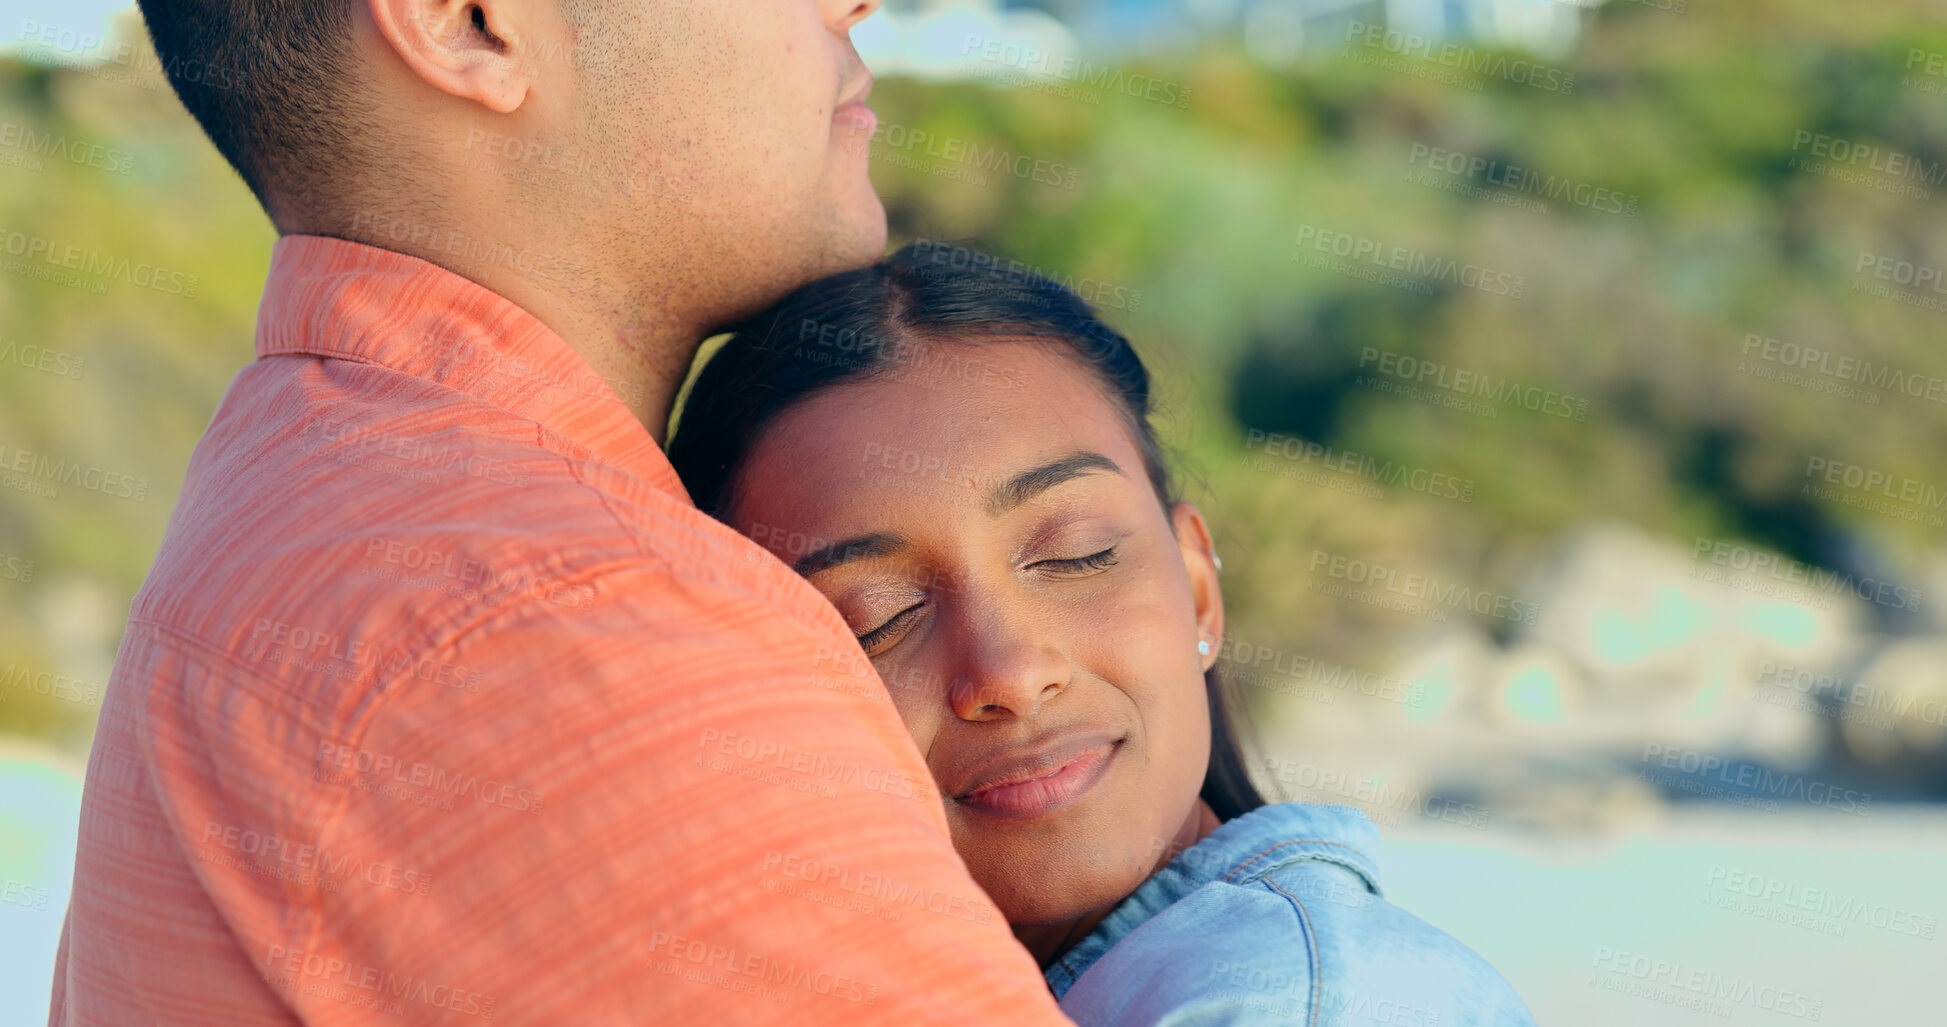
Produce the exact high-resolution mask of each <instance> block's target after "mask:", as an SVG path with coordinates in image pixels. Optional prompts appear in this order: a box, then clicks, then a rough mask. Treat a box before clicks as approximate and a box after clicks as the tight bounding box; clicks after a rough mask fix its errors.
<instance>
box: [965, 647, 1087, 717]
mask: <svg viewBox="0 0 1947 1027" xmlns="http://www.w3.org/2000/svg"><path fill="white" fill-rule="evenodd" d="M967 645H968V647H969V650H968V651H967V652H966V654H965V657H964V658H963V659H962V660H960V661H958V663H959V666H957V667H956V668H955V674H954V676H953V679H952V680H953V684H952V685H951V687H950V688H949V689H948V697H947V702H948V704H949V705H950V706H952V708H953V713H954V715H955V716H957V717H959V718H960V719H961V720H968V721H989V720H999V719H1002V718H1005V717H1021V718H1032V717H1035V716H1037V715H1039V714H1040V712H1041V708H1042V707H1043V706H1045V705H1046V704H1047V702H1048V700H1050V699H1053V698H1054V697H1055V696H1057V695H1059V694H1061V692H1062V690H1063V689H1065V688H1067V687H1068V682H1069V680H1070V675H1071V672H1070V669H1069V664H1068V659H1067V657H1066V656H1064V655H1063V654H1062V653H1061V652H1060V651H1059V650H1058V649H1056V648H1055V647H1054V646H1052V645H1049V644H1047V643H1045V642H1043V641H1041V640H1037V639H1033V638H1026V637H1021V636H1018V635H1016V636H1012V637H1001V636H999V635H997V634H995V633H988V634H986V635H985V636H984V637H972V638H968V639H967Z"/></svg>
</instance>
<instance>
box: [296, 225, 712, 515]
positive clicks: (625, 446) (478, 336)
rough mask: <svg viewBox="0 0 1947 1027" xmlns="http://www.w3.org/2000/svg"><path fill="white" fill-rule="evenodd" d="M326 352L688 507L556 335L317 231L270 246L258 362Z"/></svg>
mask: <svg viewBox="0 0 1947 1027" xmlns="http://www.w3.org/2000/svg"><path fill="white" fill-rule="evenodd" d="M280 356H310V357H329V358H334V359H339V360H351V361H357V362H359V363H365V364H375V365H378V366H381V367H385V368H389V369H391V370H394V371H397V372H400V373H402V374H408V375H412V376H413V377H415V378H421V379H425V380H427V381H430V382H435V383H438V384H440V385H443V386H446V387H447V388H450V389H453V390H455V391H458V392H462V393H465V394H467V395H469V396H472V397H474V398H475V399H479V400H481V401H483V402H486V403H490V404H493V405H494V406H497V407H500V408H501V409H504V410H507V411H509V412H510V413H514V414H517V415H519V416H521V417H526V418H529V419H531V420H533V421H534V422H535V423H537V424H539V425H540V426H541V427H542V428H543V429H546V430H547V431H550V432H552V433H554V434H555V435H557V436H559V437H561V438H562V439H563V440H565V441H567V442H570V443H572V444H574V445H576V446H579V447H581V448H583V449H585V450H587V451H588V453H589V455H591V456H593V457H596V458H598V459H601V460H604V461H607V462H609V463H611V464H614V465H616V466H617V467H619V468H620V469H622V470H624V471H627V472H629V473H631V474H633V475H634V476H636V477H637V478H640V479H641V480H642V481H644V482H645V483H647V484H649V485H651V486H653V487H655V488H658V489H661V490H662V491H664V492H668V493H671V494H673V495H675V496H678V497H680V498H681V499H682V500H683V501H684V502H686V503H687V502H689V493H688V491H687V490H685V489H684V488H683V484H682V482H681V481H680V480H679V479H678V478H677V477H676V472H675V469H674V468H672V467H671V466H670V464H669V460H668V458H667V457H665V456H664V455H663V452H662V449H661V448H660V447H658V446H657V445H656V441H655V439H653V438H651V437H650V435H649V432H648V430H647V429H645V428H644V427H643V426H642V422H641V421H639V420H637V419H636V417H635V414H634V413H632V412H631V411H630V410H629V408H628V407H627V406H626V405H625V404H624V403H623V402H622V400H621V398H620V397H619V396H618V395H617V394H616V392H615V389H614V388H613V387H612V386H611V385H610V384H609V383H608V382H607V381H606V380H605V379H603V377H602V376H601V375H600V374H599V373H597V372H596V371H595V369H594V368H593V367H591V366H589V364H588V362H587V361H586V360H584V359H582V356H581V354H579V353H576V352H575V351H574V349H573V348H572V347H570V346H569V345H568V344H567V342H566V341H564V340H563V339H562V338H561V336H559V335H557V334H555V333H554V331H553V330H552V329H550V328H549V327H548V326H546V325H544V324H542V323H541V322H540V321H539V320H538V319H537V318H535V317H534V315H532V314H530V313H528V312H527V311H525V310H522V309H521V308H520V307H518V306H515V305H514V304H513V303H512V302H511V301H509V300H507V299H506V298H505V297H502V296H500V295H499V294H497V293H495V292H493V291H491V290H489V289H487V288H485V287H483V286H481V285H479V284H477V283H475V282H473V281H471V280H469V279H467V278H464V277H462V276H460V275H458V274H455V273H453V272H451V271H448V270H447V269H445V268H443V267H440V266H439V265H437V264H433V263H430V262H428V261H425V260H421V259H420V258H418V257H413V256H409V255H407V254H404V253H399V252H396V251H393V250H387V249H381V248H379V247H376V246H367V245H365V244H363V243H355V242H349V241H347V240H344V239H333V238H328V237H326V236H320V235H287V236H284V237H282V238H280V239H278V240H277V242H276V244H275V245H274V246H273V247H272V248H271V259H270V275H269V278H268V280H267V281H266V282H265V284H264V299H263V304H262V306H260V307H259V308H258V312H257V358H258V359H259V360H263V359H267V358H270V357H280Z"/></svg>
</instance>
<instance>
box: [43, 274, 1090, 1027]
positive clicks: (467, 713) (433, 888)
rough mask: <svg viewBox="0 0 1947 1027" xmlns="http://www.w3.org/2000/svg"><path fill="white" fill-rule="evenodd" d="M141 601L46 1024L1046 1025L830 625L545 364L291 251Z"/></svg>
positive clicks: (917, 767)
mask: <svg viewBox="0 0 1947 1027" xmlns="http://www.w3.org/2000/svg"><path fill="white" fill-rule="evenodd" d="M257 354H258V357H259V359H258V360H257V362H256V363H255V364H253V365H251V366H250V367H248V368H245V369H244V370H243V371H242V373H240V374H239V375H238V376H237V379H236V381H235V383H234V384H233V385H232V386H231V388H230V391H229V393H228V394H227V395H226V396H225V397H224V399H223V403H222V405H221V407H220V408H219V409H218V410H217V412H216V416H215V418H214V420H213V421H212V423H211V425H210V428H209V431H208V433H207V434H206V435H205V436H204V438H203V440H202V442H201V444H200V445H198V446H197V449H196V452H195V455H194V456H193V457H192V459H191V461H190V465H189V474H188V482H187V484H186V485H185V487H184V489H183V494H182V499H181V501H180V503H179V504H178V505H177V507H176V510H175V513H174V514H173V516H172V517H171V519H170V523H169V531H168V535H167V537H166V538H165V540H164V542H163V545H162V550H161V552H160V553H159V554H158V556H157V557H156V562H155V567H154V569H153V570H151V571H150V573H149V577H148V580H147V581H146V582H144V584H143V586H142V590H141V591H140V593H138V594H137V596H136V598H135V602H134V605H133V607H132V609H131V610H130V614H129V622H128V632H127V634H126V636H125V637H124V639H123V641H122V647H121V652H120V654H119V655H118V657H117V658H116V661H115V672H114V675H113V677H112V678H111V679H110V683H109V687H108V693H107V698H106V700H105V703H104V705H103V709H102V715H101V723H100V728H99V732H98V734H97V736H96V740H95V746H94V752H93V755H92V758H91V759H90V761H89V765H88V781H87V790H86V793H85V796H84V799H83V804H82V812H81V835H80V845H79V850H78V854H77V857H76V861H75V882H74V891H73V895H72V899H71V901H70V905H69V907H68V916H67V923H66V927H65V929H64V931H63V935H62V940H61V948H60V956H59V962H58V963H57V965H56V970H55V979H54V994H53V1007H52V1012H51V1014H50V1021H51V1022H52V1023H55V1024H69V1023H73V1024H82V1023H88V1024H95V1023H101V1024H131V1023H142V1024H152V1023H167V1024H179V1023H216V1022H224V1023H243V1022H248V1023H305V1024H354V1023H356V1024H363V1023H387V1024H394V1023H402V1022H405V1023H433V1022H451V1023H479V1022H482V1021H485V1020H488V1019H491V1020H493V1021H495V1022H513V1023H531V1024H574V1025H577V1027H580V1025H588V1024H610V1023H616V1024H623V1023H645V1024H646V1023H656V1024H663V1023H667V1024H683V1025H688V1024H701V1025H717V1024H740V1023H753V1024H755V1023H765V1024H768V1023H791V1024H827V1023H828V1024H848V1025H856V1024H865V1023H888V1024H891V1023H897V1024H913V1023H966V1024H992V1023H1004V1024H1008V1025H1009V1027H1028V1025H1033V1024H1057V1023H1066V1022H1067V1021H1066V1020H1065V1019H1063V1018H1062V1017H1061V1014H1060V1013H1059V1011H1058V1010H1057V1008H1056V1006H1055V1002H1054V999H1053V998H1052V997H1051V996H1050V995H1049V993H1048V990H1047V986H1046V984H1045V983H1044V982H1043V980H1042V977H1041V975H1040V973H1039V972H1037V970H1036V968H1035V965H1034V961H1033V959H1032V958H1031V957H1030V956H1029V955H1028V953H1027V952H1026V951H1025V950H1024V949H1023V948H1021V947H1020V946H1019V945H1018V944H1016V942H1015V941H1014V939H1013V937H1012V935H1011V934H1010V933H1009V931H1008V928H1007V925H1006V924H1005V923H1004V922H1003V921H1002V920H1001V918H1000V916H999V914H998V913H997V912H996V911H995V909H994V907H993V906H992V905H991V904H990V903H989V902H988V900H987V897H986V895H985V894H984V893H983V892H982V891H981V890H980V888H979V887H978V886H977V885H976V884H974V882H973V880H972V879H971V878H970V877H968V875H967V872H966V869H965V867H964V865H963V864H962V863H961V862H960V860H959V857H958V856H957V855H956V854H955V853H954V851H953V849H952V846H951V844H950V843H949V840H948V837H947V829H946V821H945V817H944V815H943V813H942V807H941V804H940V799H939V797H938V795H937V794H936V793H935V791H934V789H933V787H932V783H931V779H930V777H929V776H928V775H927V771H926V767H925V764H924V763H923V762H922V761H921V759H920V756H919V753H918V751H917V750H916V748H915V747H914V744H913V742H912V739H911V738H910V737H909V736H908V735H907V733H906V731H905V729H904V727H903V726H902V725H901V723H900V720H899V717H898V715H897V713H896V712H895V711H894V709H893V707H892V706H891V704H890V701H889V700H888V699H887V696H886V693H885V690H884V686H883V685H882V684H881V683H880V681H879V680H878V678H877V677H876V676H874V675H873V673H872V671H871V667H870V664H869V663H867V662H866V661H865V659H864V656H863V654H862V653H861V652H860V651H859V649H858V646H857V643H856V642H855V641H854V640H853V638H852V636H851V633H850V632H849V631H848V630H847V629H846V626H845V624H844V622H843V620H842V619H841V618H840V617H839V616H838V614H837V612H836V611H835V610H833V609H832V608H831V606H830V605H829V604H827V603H826V602H825V600H824V599H823V597H821V596H820V595H819V594H818V593H817V592H816V591H815V590H814V589H812V588H811V587H810V586H809V585H807V584H806V583H805V582H803V581H802V580H800V579H799V578H797V577H796V576H795V575H793V574H792V573H791V572H790V571H789V570H788V569H787V568H786V567H785V566H784V564H783V563H781V562H779V561H778V560H776V559H774V558H773V557H772V556H771V555H770V554H768V553H767V552H765V551H764V550H762V549H761V548H759V547H758V546H756V545H754V544H752V543H750V542H749V541H748V540H746V539H744V538H742V537H741V536H739V535H737V534H736V533H735V532H733V531H731V530H729V529H728V528H725V527H723V526H722V525H720V524H718V523H717V522H715V521H713V520H711V519H710V518H708V517H706V516H704V515H703V514H702V513H701V512H699V511H698V510H697V509H696V508H695V506H694V505H693V504H692V503H691V502H690V500H689V497H688V495H687V494H686V493H685V492H684V490H683V487H682V485H681V484H680V483H679V482H678V480H677V478H676V475H675V473H674V472H673V471H672V470H671V469H670V466H669V463H668V461H667V460H665V459H664V457H663V454H662V452H661V450H660V449H659V448H658V447H657V446H656V444H655V442H654V440H652V439H651V438H650V437H649V434H648V433H647V432H646V431H645V430H644V429H643V427H642V425H641V424H640V423H639V422H638V421H636V420H635V418H634V417H633V416H632V415H631V414H630V413H629V410H628V408H627V407H626V406H624V405H623V404H622V402H620V400H618V399H617V397H616V395H615V393H614V392H613V391H612V390H611V389H610V387H609V386H608V385H607V384H606V383H605V382H604V381H603V380H602V379H601V378H600V377H599V376H597V375H596V374H595V372H594V371H593V370H592V369H591V368H590V367H589V366H588V364H587V363H586V362H584V361H583V360H582V359H581V357H580V356H578V355H577V354H576V353H575V352H574V351H573V350H572V349H570V348H569V347H568V346H567V344H566V343H564V342H563V341H562V340H561V339H560V337H558V336H556V335H555V334H554V333H553V332H551V331H549V330H548V329H547V328H546V327H544V326H543V325H542V324H541V323H540V322H539V321H537V320H535V319H534V318H533V317H532V316H530V315H529V314H527V313H525V312H524V311H522V310H520V309H519V308H517V307H515V306H514V305H513V304H512V303H509V302H508V301H507V300H505V299H502V298H501V297H499V296H497V295H495V294H493V293H491V292H489V291H487V290H486V289H483V288H481V287H480V286H478V285H475V284H474V283H472V282H470V281H468V280H466V279H465V278H462V277H460V276H458V275H455V274H453V273H451V272H449V271H446V270H444V269H441V268H439V267H436V266H434V265H432V264H429V263H426V262H424V261H421V260H418V259H416V258H413V257H408V256H404V255H401V254H398V253H393V252H390V251H387V250H381V249H376V248H373V247H368V246H362V245H358V244H355V243H348V242H344V241H341V240H335V239H326V238H322V237H317V236H291V237H287V238H284V239H282V240H280V241H279V242H278V243H277V245H276V249H275V251H274V255H273V259H272V261H271V269H270V279H269V282H268V284H267V286H266V288H265V293H264V301H263V306H262V309H261V311H260V312H259V318H258V326H257Z"/></svg>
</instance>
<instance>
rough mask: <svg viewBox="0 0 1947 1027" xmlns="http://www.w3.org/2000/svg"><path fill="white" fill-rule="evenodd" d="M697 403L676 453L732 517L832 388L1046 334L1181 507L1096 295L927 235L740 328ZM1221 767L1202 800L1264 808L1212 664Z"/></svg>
mask: <svg viewBox="0 0 1947 1027" xmlns="http://www.w3.org/2000/svg"><path fill="white" fill-rule="evenodd" d="M730 332H731V337H730V339H729V340H728V341H727V342H725V343H724V345H723V348H722V349H720V350H718V351H717V353H716V354H715V355H714V356H712V357H711V358H710V361H709V363H708V364H706V365H705V366H704V368H703V370H702V372H701V373H699V374H698V375H697V378H696V382H695V384H694V385H692V386H691V389H690V393H689V398H688V399H687V400H686V401H685V402H684V404H683V409H682V414H681V417H680V420H679V421H678V423H677V426H676V429H675V431H674V433H673V434H672V435H671V437H670V441H669V459H670V462H671V463H672V464H674V465H675V467H676V472H677V474H679V475H680V476H681V477H682V479H683V484H684V486H685V487H686V488H688V489H689V492H690V496H691V498H693V499H694V500H695V501H696V504H697V506H699V507H701V508H702V509H703V510H705V511H706V512H708V513H710V514H711V515H713V516H715V517H717V518H719V519H722V520H730V519H731V517H732V513H733V511H734V509H735V506H736V500H737V497H736V494H735V492H736V487H737V476H738V474H739V472H740V471H741V470H742V468H743V463H744V460H745V459H746V458H747V457H748V456H749V455H750V451H751V448H752V446H753V445H755V443H756V442H757V440H758V438H759V437H760V436H761V435H762V434H763V432H764V429H765V428H766V427H768V426H769V425H770V424H771V422H772V421H774V420H776V419H777V418H778V416H779V415H781V414H783V413H784V412H785V411H786V410H788V409H790V408H791V407H792V406H794V405H796V404H798V403H801V402H803V401H804V400H805V399H807V398H809V397H811V396H812V395H814V394H816V393H817V392H819V391H820V390H822V389H826V388H829V387H832V386H835V385H841V384H846V383H850V382H857V381H865V380H870V379H873V378H880V377H890V376H893V375H897V374H902V373H910V372H911V371H912V370H913V369H914V365H915V364H923V362H924V361H925V360H927V359H928V355H929V350H928V348H927V344H928V343H932V342H946V341H951V342H955V343H980V342H989V341H999V340H1003V339H1005V340H1015V341H1019V340H1021V339H1024V338H1025V339H1034V340H1039V341H1042V342H1045V343H1047V344H1049V345H1051V346H1058V347H1063V348H1064V349H1065V351H1066V352H1067V353H1068V355H1070V356H1072V357H1074V358H1075V359H1076V360H1078V361H1080V362H1081V364H1082V365H1083V366H1084V367H1086V368H1088V369H1089V370H1090V371H1092V372H1094V373H1095V374H1096V376H1097V377H1098V378H1099V379H1100V381H1101V383H1102V385H1103V386H1104V387H1105V392H1106V394H1107V395H1108V396H1109V397H1110V398H1111V399H1113V400H1114V401H1115V402H1116V403H1117V405H1118V406H1119V408H1120V409H1121V412H1122V413H1123V415H1124V416H1125V417H1126V419H1127V421H1128V425H1129V430H1130V434H1131V435H1132V436H1133V437H1134V439H1135V441H1136V446H1137V449H1138V450H1139V451H1141V453H1142V458H1143V468H1144V470H1145V471H1146V472H1147V473H1148V475H1149V481H1150V484H1151V486H1152V487H1154V489H1155V491H1156V498H1157V500H1158V501H1159V502H1161V503H1162V504H1163V508H1164V509H1165V510H1168V509H1169V508H1170V507H1171V505H1173V504H1174V503H1175V502H1176V496H1175V493H1174V491H1173V489H1172V487H1171V484H1170V477H1169V471H1168V469H1167V468H1166V467H1165V466H1164V463H1163V455H1162V449H1161V447H1160V446H1159V445H1158V443H1157V440H1156V433H1155V430H1154V429H1153V428H1152V427H1151V426H1150V423H1149V414H1150V399H1149V373H1148V371H1146V370H1144V368H1143V364H1142V360H1141V359H1140V358H1138V357H1137V356H1136V351H1135V349H1134V348H1133V347H1131V346H1130V345H1129V340H1127V339H1125V338H1123V337H1122V336H1121V335H1120V334H1119V333H1117V332H1116V331H1115V330H1114V329H1112V328H1110V327H1109V326H1108V325H1106V324H1104V323H1102V321H1101V319H1100V318H1098V317H1096V316H1095V312H1094V311H1093V310H1091V309H1090V307H1089V305H1088V303H1087V302H1085V301H1084V300H1082V298H1081V297H1079V296H1076V295H1075V294H1074V293H1073V292H1070V291H1069V290H1068V289H1066V288H1064V287H1063V286H1062V285H1060V284H1059V283H1057V282H1054V281H1052V280H1050V279H1048V278H1045V277H1043V276H1041V275H1039V274H1036V273H1033V272H1030V271H1025V270H1022V269H1020V268H1019V266H1018V265H1010V264H1006V263H1003V262H1001V261H999V260H996V259H995V258H993V257H991V256H988V255H986V254H983V253H979V252H977V251H974V250H969V249H966V248H964V247H960V246H952V245H946V244H943V243H933V242H927V241H924V240H922V241H920V242H916V243H913V244H911V245H908V246H906V247H904V248H903V249H901V250H900V251H899V252H897V253H894V254H893V255H892V256H890V257H887V258H886V259H885V260H884V261H882V262H880V263H879V264H876V265H874V266H872V267H868V268H861V269H859V270H857V271H847V272H845V273H843V274H837V275H832V276H830V277H828V278H824V279H821V280H819V281H816V282H812V283H811V284H809V285H806V286H803V287H801V288H799V289H798V290H797V291H795V292H793V293H791V294H790V295H789V296H786V297H785V298H784V299H783V300H781V301H779V302H778V304H777V305H776V306H773V307H771V308H770V309H769V310H766V311H764V312H762V313H760V314H757V315H755V316H754V317H751V318H749V319H748V320H745V321H743V322H741V323H739V324H737V325H734V326H732V327H731V328H730ZM1204 690H1205V692H1206V693H1207V695H1208V696H1209V700H1210V767H1209V769H1208V771H1207V772H1206V773H1205V775H1204V781H1203V791H1202V796H1203V800H1204V801H1205V802H1207V803H1209V804H1210V808H1211V810H1212V811H1213V812H1215V813H1216V814H1217V816H1218V818H1219V819H1221V820H1226V821H1227V820H1231V819H1233V818H1235V817H1238V816H1241V815H1243V814H1245V813H1248V812H1250V811H1251V810H1254V809H1256V808H1258V807H1259V806H1262V805H1264V799H1263V797H1262V796H1260V795H1259V794H1258V791H1257V788H1256V786H1254V785H1253V784H1252V783H1251V779H1250V775H1249V773H1248V772H1247V771H1246V769H1245V763H1244V754H1243V751H1242V749H1241V747H1240V744H1239V733H1238V729H1237V726H1236V725H1235V724H1233V723H1232V721H1231V706H1232V704H1231V701H1230V698H1229V694H1228V690H1227V689H1226V688H1225V686H1224V682H1223V680H1222V676H1221V675H1220V674H1218V672H1217V668H1216V667H1215V666H1212V667H1211V669H1210V670H1209V671H1207V672H1205V674H1204Z"/></svg>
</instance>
